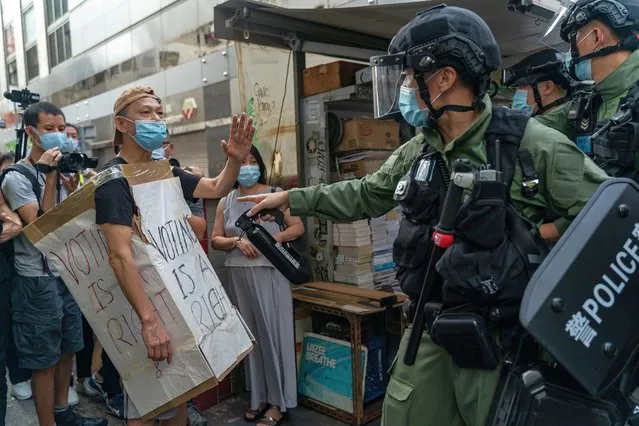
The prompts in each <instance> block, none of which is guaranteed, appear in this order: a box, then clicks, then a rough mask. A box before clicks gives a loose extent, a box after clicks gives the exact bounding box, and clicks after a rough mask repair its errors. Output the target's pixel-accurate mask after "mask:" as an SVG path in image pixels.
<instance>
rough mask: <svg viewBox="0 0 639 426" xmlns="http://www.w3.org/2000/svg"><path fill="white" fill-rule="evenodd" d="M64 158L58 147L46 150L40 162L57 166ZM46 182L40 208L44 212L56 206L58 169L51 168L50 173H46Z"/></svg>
mask: <svg viewBox="0 0 639 426" xmlns="http://www.w3.org/2000/svg"><path fill="white" fill-rule="evenodd" d="M60 158H62V153H61V152H60V150H59V149H58V148H53V149H49V150H47V151H45V152H44V153H43V154H42V156H40V159H39V160H38V164H44V165H47V166H49V167H56V166H57V165H58V161H60ZM44 176H45V184H44V195H43V196H42V202H41V203H40V208H41V209H42V211H43V212H45V213H46V212H48V211H49V210H51V209H52V208H54V207H55V204H56V191H57V186H58V185H57V184H58V170H57V169H51V170H50V172H49V173H45V174H44Z"/></svg>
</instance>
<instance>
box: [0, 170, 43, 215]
mask: <svg viewBox="0 0 639 426" xmlns="http://www.w3.org/2000/svg"><path fill="white" fill-rule="evenodd" d="M2 193H3V194H4V198H5V200H6V202H7V204H8V206H9V209H10V210H12V211H14V212H16V213H17V214H18V216H19V218H20V220H21V221H22V223H23V224H25V225H28V224H30V223H31V222H33V221H34V220H36V219H37V218H38V209H39V207H38V199H37V198H36V194H35V192H33V187H32V186H31V182H29V179H27V178H26V177H24V176H22V175H21V174H20V173H19V172H14V171H11V172H9V173H7V175H6V176H5V178H4V180H3V181H2Z"/></svg>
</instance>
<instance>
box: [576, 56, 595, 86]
mask: <svg viewBox="0 0 639 426" xmlns="http://www.w3.org/2000/svg"><path fill="white" fill-rule="evenodd" d="M575 77H577V80H580V81H588V80H592V59H584V60H583V61H579V62H577V63H576V64H575Z"/></svg>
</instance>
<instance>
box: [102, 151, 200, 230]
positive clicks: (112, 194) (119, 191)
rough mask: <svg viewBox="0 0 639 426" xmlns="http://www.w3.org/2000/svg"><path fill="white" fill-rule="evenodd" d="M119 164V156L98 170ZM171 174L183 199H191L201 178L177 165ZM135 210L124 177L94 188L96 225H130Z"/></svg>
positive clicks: (121, 162) (124, 162)
mask: <svg viewBox="0 0 639 426" xmlns="http://www.w3.org/2000/svg"><path fill="white" fill-rule="evenodd" d="M120 164H126V161H124V159H122V158H121V157H115V158H114V159H112V160H111V161H108V162H107V163H105V164H103V165H102V167H101V168H100V169H99V170H98V172H101V171H103V170H106V169H108V168H109V167H112V166H116V165H120ZM173 176H175V177H178V178H180V184H181V185H182V192H183V193H184V199H185V200H187V201H193V192H194V191H195V187H196V186H197V185H198V183H200V179H201V178H200V177H199V176H195V175H194V174H191V173H189V172H185V171H184V170H182V169H180V168H178V167H174V168H173ZM135 211H136V209H135V201H133V195H132V194H131V189H130V188H129V184H128V182H127V181H126V179H124V178H119V179H113V180H110V181H108V182H105V183H103V184H102V185H100V186H99V187H98V188H97V189H96V190H95V222H96V223H97V224H98V225H102V224H105V223H109V224H112V225H126V226H131V225H132V223H133V216H134V215H135Z"/></svg>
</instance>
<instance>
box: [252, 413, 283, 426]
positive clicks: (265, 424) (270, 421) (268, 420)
mask: <svg viewBox="0 0 639 426" xmlns="http://www.w3.org/2000/svg"><path fill="white" fill-rule="evenodd" d="M267 411H268V410H267ZM280 415H281V416H282V417H280V419H279V420H275V419H274V418H273V417H271V416H267V415H266V414H265V415H263V416H262V418H261V419H260V421H259V422H258V426H260V425H261V426H277V425H279V424H280V423H282V422H284V421H285V420H286V419H287V418H288V412H284V413H282V412H280Z"/></svg>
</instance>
